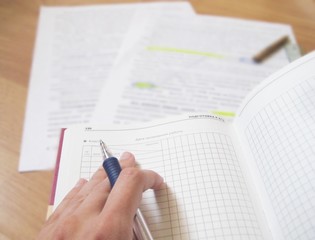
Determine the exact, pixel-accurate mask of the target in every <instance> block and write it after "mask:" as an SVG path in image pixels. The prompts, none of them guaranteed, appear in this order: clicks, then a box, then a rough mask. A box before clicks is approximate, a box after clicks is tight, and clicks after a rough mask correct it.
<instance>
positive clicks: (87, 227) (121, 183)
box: [37, 152, 163, 240]
mask: <svg viewBox="0 0 315 240" xmlns="http://www.w3.org/2000/svg"><path fill="white" fill-rule="evenodd" d="M120 164H121V167H122V171H121V173H120V175H119V177H118V179H117V181H116V183H115V186H114V187H113V189H112V190H111V187H110V183H109V180H108V178H107V176H106V173H105V171H104V169H103V168H102V167H100V168H99V169H98V170H97V171H96V172H95V173H94V175H93V177H92V178H91V179H90V181H87V180H85V179H80V180H79V181H78V183H77V184H76V186H75V187H74V188H73V189H72V190H71V191H70V192H69V193H68V194H67V196H66V197H65V198H64V199H63V201H62V202H61V203H60V205H59V206H58V207H57V209H56V210H55V211H54V213H53V214H52V215H51V216H50V217H49V219H48V220H47V222H46V223H45V224H44V226H43V228H42V230H41V231H40V233H39V235H38V238H37V239H45V240H46V239H76V240H77V239H84V240H87V239H115V240H116V239H123V240H126V239H132V236H133V235H132V226H133V221H134V216H135V213H136V210H137V208H138V207H139V204H140V201H141V198H142V192H143V191H145V190H147V189H149V188H151V189H159V188H160V187H161V186H162V185H163V179H162V177H161V176H160V175H158V174H157V173H155V172H153V171H150V170H140V169H138V168H136V167H135V166H136V162H135V158H134V156H133V155H132V154H131V153H128V152H126V153H124V154H123V155H122V156H121V158H120Z"/></svg>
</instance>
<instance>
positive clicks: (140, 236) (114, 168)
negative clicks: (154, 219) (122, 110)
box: [100, 140, 153, 240]
mask: <svg viewBox="0 0 315 240" xmlns="http://www.w3.org/2000/svg"><path fill="white" fill-rule="evenodd" d="M100 145H101V148H102V152H103V155H104V156H103V157H104V161H103V168H104V170H105V172H106V173H107V176H108V179H109V182H110V185H111V187H112V188H113V187H114V184H115V182H116V180H117V178H118V176H119V174H120V172H121V167H120V164H119V161H118V159H117V158H115V157H114V156H113V155H112V154H111V152H110V151H109V150H108V148H107V147H106V145H105V143H104V142H103V141H102V140H100ZM133 234H134V239H137V240H153V237H152V235H151V233H150V230H149V228H148V225H147V224H146V221H145V219H144V217H143V215H142V213H141V211H140V209H139V208H138V209H137V211H136V215H135V218H134V226H133Z"/></svg>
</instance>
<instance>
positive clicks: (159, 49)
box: [146, 46, 224, 59]
mask: <svg viewBox="0 0 315 240" xmlns="http://www.w3.org/2000/svg"><path fill="white" fill-rule="evenodd" d="M146 49H147V50H149V51H156V52H175V53H184V54H191V55H199V56H205V57H211V58H219V59H223V58H224V56H223V55H220V54H216V53H211V52H200V51H195V50H189V49H180V48H169V47H158V46H148V47H147V48H146Z"/></svg>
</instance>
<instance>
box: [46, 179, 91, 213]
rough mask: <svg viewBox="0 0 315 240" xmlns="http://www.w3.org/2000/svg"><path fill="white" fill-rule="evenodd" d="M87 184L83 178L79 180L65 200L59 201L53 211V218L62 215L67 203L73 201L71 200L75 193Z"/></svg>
mask: <svg viewBox="0 0 315 240" xmlns="http://www.w3.org/2000/svg"><path fill="white" fill-rule="evenodd" d="M86 183H87V180H86V179H84V178H81V179H79V181H78V182H77V183H76V185H75V186H74V187H73V188H72V189H71V190H70V192H69V193H68V194H67V195H66V196H65V198H64V199H63V200H62V201H61V203H60V204H59V206H58V207H57V208H56V210H55V211H54V213H53V215H52V217H53V216H59V215H60V213H63V212H64V210H65V209H67V208H68V206H69V203H70V202H71V201H72V200H73V198H74V197H75V196H76V195H77V193H78V192H79V191H80V190H81V189H82V188H83V187H84V185H85V184H86Z"/></svg>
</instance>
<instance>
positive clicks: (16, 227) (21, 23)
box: [0, 0, 315, 239]
mask: <svg viewBox="0 0 315 240" xmlns="http://www.w3.org/2000/svg"><path fill="white" fill-rule="evenodd" d="M87 2H88V3H101V2H107V3H109V2H111V3H114V2H118V1H105V0H104V1H101V0H99V1H97V0H91V1H86V0H64V1H62V0H55V1H53V0H37V1H35V0H33V1H24V0H2V1H1V2H0V132H1V136H0V161H1V168H0V179H1V181H0V184H1V185H0V239H33V238H34V237H35V236H36V234H37V232H38V231H39V229H40V227H41V225H42V224H43V222H44V221H45V216H46V210H47V203H48V198H49V194H50V189H51V183H52V176H53V172H52V171H43V172H31V173H23V174H20V173H18V172H17V167H18V159H19V152H20V145H21V136H22V129H23V120H24V112H25V101H26V97H27V89H28V81H29V75H30V67H31V63H32V52H33V47H34V40H35V34H36V32H35V31H36V24H37V17H38V13H39V6H40V5H41V4H45V5H67V4H68V5H69V4H70V5H77V4H80V3H84V4H87ZM124 2H132V1H124ZM191 3H192V5H193V7H194V8H195V10H196V11H197V12H198V13H202V14H214V15H224V16H233V17H241V18H247V19H258V20H265V21H271V22H282V23H288V24H291V25H292V26H293V29H294V32H295V35H296V37H297V41H298V42H299V44H300V45H301V47H302V49H303V51H304V52H305V53H306V52H309V51H311V50H314V49H315V41H314V39H315V14H314V13H315V1H314V0H277V1H274V0H238V1H231V0H191Z"/></svg>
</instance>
